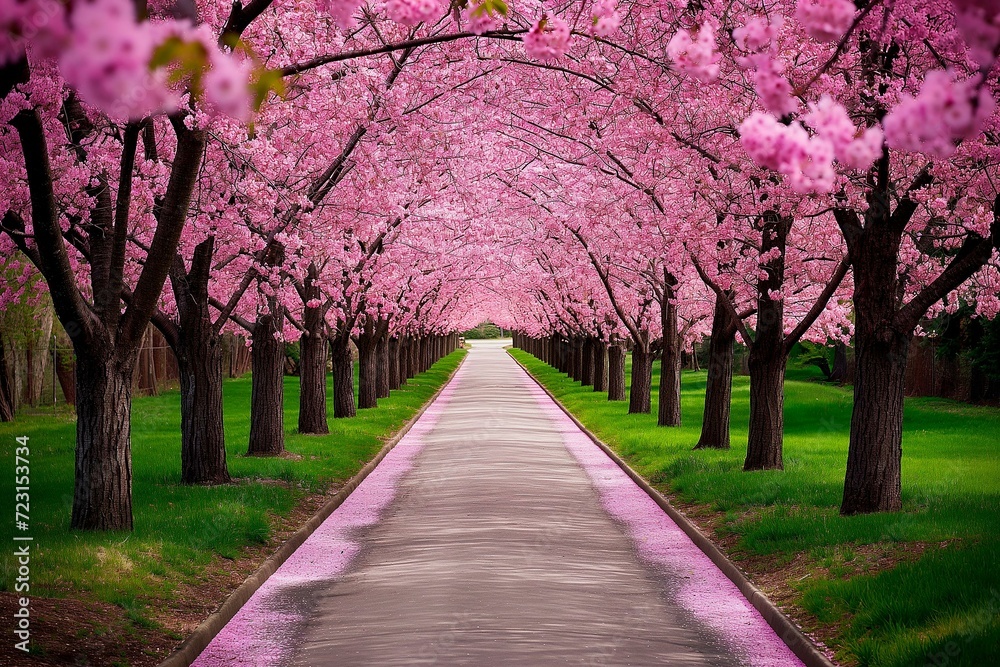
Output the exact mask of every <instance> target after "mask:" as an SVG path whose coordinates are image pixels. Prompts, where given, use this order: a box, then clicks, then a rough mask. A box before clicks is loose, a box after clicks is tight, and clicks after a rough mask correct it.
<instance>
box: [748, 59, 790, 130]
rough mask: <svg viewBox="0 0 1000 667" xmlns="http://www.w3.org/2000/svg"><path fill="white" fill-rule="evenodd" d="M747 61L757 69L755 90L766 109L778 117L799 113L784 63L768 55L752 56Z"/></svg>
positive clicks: (755, 72)
mask: <svg viewBox="0 0 1000 667" xmlns="http://www.w3.org/2000/svg"><path fill="white" fill-rule="evenodd" d="M747 60H748V61H749V62H750V63H752V64H753V65H754V67H755V68H756V69H755V71H754V90H755V91H756V92H757V96H758V97H759V98H760V103H761V104H762V105H763V106H764V108H765V109H767V110H768V111H770V112H771V113H773V114H775V115H776V116H785V115H787V114H791V113H795V112H796V111H798V109H799V101H798V100H797V99H795V97H793V96H792V84H790V83H789V82H788V79H787V78H785V76H784V71H785V65H784V63H783V62H782V61H781V60H779V59H777V58H773V57H771V56H770V55H769V54H766V53H761V54H756V55H753V56H750V57H749V58H748V59H747Z"/></svg>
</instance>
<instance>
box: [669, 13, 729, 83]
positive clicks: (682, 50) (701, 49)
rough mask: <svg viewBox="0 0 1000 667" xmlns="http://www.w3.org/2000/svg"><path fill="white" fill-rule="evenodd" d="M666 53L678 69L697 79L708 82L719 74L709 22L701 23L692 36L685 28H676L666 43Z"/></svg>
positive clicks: (713, 34) (713, 38)
mask: <svg viewBox="0 0 1000 667" xmlns="http://www.w3.org/2000/svg"><path fill="white" fill-rule="evenodd" d="M667 55H668V56H669V57H670V60H672V61H673V63H674V64H675V65H676V66H677V67H678V68H679V69H681V70H683V71H684V72H686V73H688V74H690V75H691V76H693V77H694V78H696V79H698V80H699V81H702V82H704V83H709V82H711V81H714V80H715V79H717V78H718V76H719V59H720V56H719V54H718V53H717V52H716V45H715V28H714V27H713V26H712V25H711V24H708V23H703V24H702V26H701V28H700V29H699V30H698V34H696V35H695V36H694V37H692V36H691V33H689V32H688V31H686V30H678V31H677V32H676V33H675V34H674V36H673V37H671V38H670V42H669V43H668V44H667Z"/></svg>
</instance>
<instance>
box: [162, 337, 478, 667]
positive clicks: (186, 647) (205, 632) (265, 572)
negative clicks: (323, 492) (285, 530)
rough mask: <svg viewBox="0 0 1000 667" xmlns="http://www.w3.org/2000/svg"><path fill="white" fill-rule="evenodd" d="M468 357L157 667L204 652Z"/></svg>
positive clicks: (184, 664) (179, 664) (180, 664)
mask: <svg viewBox="0 0 1000 667" xmlns="http://www.w3.org/2000/svg"><path fill="white" fill-rule="evenodd" d="M468 357H469V353H468V350H466V353H465V354H464V355H463V356H462V358H461V359H460V360H459V362H458V365H457V366H455V369H454V370H453V371H452V372H451V374H450V375H449V376H448V379H446V380H445V381H444V383H442V385H441V386H440V387H438V389H437V391H435V392H434V394H433V395H432V396H431V397H430V398H429V399H427V402H426V403H424V404H423V406H422V407H421V408H420V409H419V410H417V412H416V414H414V415H413V417H411V418H410V420H409V421H408V422H406V423H405V424H403V425H402V426H401V427H400V428H399V430H398V431H396V433H395V435H393V436H392V437H391V438H390V439H389V440H388V441H387V442H386V443H385V445H383V446H382V449H380V450H379V451H378V453H377V454H376V455H375V456H374V457H373V458H372V459H371V460H370V461H369V462H368V463H366V464H365V466H364V467H363V468H362V469H361V470H359V471H358V472H357V473H356V474H355V475H354V477H351V478H350V479H349V480H348V481H347V483H346V484H345V485H344V486H343V487H341V489H340V490H339V491H338V492H337V493H336V494H335V495H334V496H333V497H332V498H330V500H328V501H327V502H326V503H324V504H323V506H322V507H320V508H319V510H318V511H317V512H316V513H315V514H313V515H312V517H311V518H310V519H309V520H308V521H306V522H305V523H304V524H302V527H300V528H299V529H298V530H296V531H295V532H294V533H292V534H291V536H289V538H288V539H287V540H285V542H284V543H282V545H281V546H280V547H278V549H277V551H275V552H274V553H273V554H271V555H270V556H268V558H267V560H265V561H264V562H263V563H261V565H260V567H258V568H257V569H256V570H254V572H253V574H251V575H250V576H249V577H247V578H246V579H244V580H243V583H242V584H240V585H239V586H238V587H237V588H236V590H234V591H233V592H232V593H230V594H229V597H227V598H226V599H225V600H224V601H223V602H222V604H221V605H219V607H218V609H216V610H215V611H214V612H212V613H211V614H210V615H209V616H208V618H206V619H205V620H204V621H202V622H201V624H199V625H198V627H197V628H195V629H194V631H193V632H192V633H191V634H190V635H188V637H187V638H186V639H185V640H184V641H183V642H181V644H180V645H179V646H178V647H177V648H176V649H174V651H173V652H172V653H171V654H170V655H168V656H167V657H166V658H165V659H164V660H163V662H161V663H159V665H158V666H157V667H190V665H191V663H193V662H194V661H195V660H196V659H197V658H198V656H199V655H201V652H202V651H204V650H205V648H206V647H207V646H208V645H209V643H211V641H212V640H213V639H215V636H216V635H218V634H219V633H220V632H221V631H222V629H223V628H224V627H226V624H227V623H229V621H231V620H233V617H234V616H236V614H237V612H239V610H240V609H241V608H242V607H243V605H244V604H246V603H247V601H248V600H249V599H250V598H251V597H252V596H253V594H254V593H256V592H257V589H259V588H260V587H261V586H263V585H264V582H265V581H267V580H268V579H269V578H270V577H271V575H272V574H274V573H275V572H276V571H277V569H278V568H279V567H281V565H282V564H283V563H284V562H285V561H286V560H288V558H289V557H290V556H291V555H292V554H293V553H295V551H296V550H297V549H298V548H299V547H300V546H302V543H303V542H305V541H306V540H307V539H308V538H309V536H310V535H312V534H313V533H314V532H315V531H316V529H317V528H319V527H320V525H322V523H323V522H324V521H326V519H327V518H328V517H329V516H330V515H331V514H333V512H334V510H336V509H337V508H338V507H340V506H341V505H342V504H343V503H344V501H345V500H347V498H348V496H350V495H351V493H353V492H354V490H355V489H356V488H358V486H359V485H360V484H361V482H363V481H364V480H365V478H366V477H368V475H370V474H371V472H372V471H373V470H375V468H376V467H377V466H378V464H379V463H381V462H382V459H384V458H385V456H386V454H388V453H389V452H390V451H391V450H392V449H393V447H395V446H396V445H397V444H399V441H400V440H402V439H403V436H405V435H406V434H407V433H408V432H409V431H410V429H411V428H413V425H414V424H416V423H417V420H418V419H420V418H421V417H422V416H423V414H424V412H426V411H427V409H428V408H429V407H430V406H431V405H433V404H434V402H435V401H437V399H438V396H440V395H441V392H443V391H444V390H445V388H446V387H447V386H448V385H450V384H451V382H452V380H454V379H455V375H457V374H458V371H459V369H461V368H462V366H463V364H465V360H466V359H468Z"/></svg>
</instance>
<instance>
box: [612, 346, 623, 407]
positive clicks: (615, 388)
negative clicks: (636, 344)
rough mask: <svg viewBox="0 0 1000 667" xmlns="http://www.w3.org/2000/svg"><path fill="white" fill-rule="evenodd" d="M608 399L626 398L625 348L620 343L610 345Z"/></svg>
mask: <svg viewBox="0 0 1000 667" xmlns="http://www.w3.org/2000/svg"><path fill="white" fill-rule="evenodd" d="M608 400H609V401H624V400H625V348H624V347H622V346H621V345H618V344H614V345H610V346H609V347H608Z"/></svg>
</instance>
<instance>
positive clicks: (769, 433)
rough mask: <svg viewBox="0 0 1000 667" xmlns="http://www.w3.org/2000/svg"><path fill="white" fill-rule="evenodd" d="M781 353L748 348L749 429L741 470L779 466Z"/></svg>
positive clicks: (783, 355)
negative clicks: (745, 454) (769, 352)
mask: <svg viewBox="0 0 1000 667" xmlns="http://www.w3.org/2000/svg"><path fill="white" fill-rule="evenodd" d="M785 359H786V357H785V354H784V352H783V351H782V352H781V353H780V354H777V355H775V354H773V353H772V354H767V353H766V352H765V350H764V349H763V348H762V347H761V346H758V345H757V344H754V346H753V347H752V348H751V350H750V433H749V437H748V440H747V458H746V460H745V461H744V462H743V469H744V470H782V469H783V468H784V464H783V462H782V431H783V429H784V414H783V411H784V402H785V387H784V384H785Z"/></svg>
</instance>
